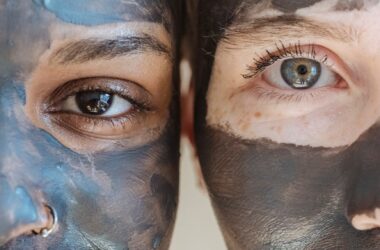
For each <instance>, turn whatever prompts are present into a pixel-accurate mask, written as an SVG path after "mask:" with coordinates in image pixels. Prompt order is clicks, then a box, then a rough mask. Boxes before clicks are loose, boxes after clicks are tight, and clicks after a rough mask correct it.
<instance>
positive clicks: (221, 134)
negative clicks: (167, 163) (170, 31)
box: [195, 1, 380, 249]
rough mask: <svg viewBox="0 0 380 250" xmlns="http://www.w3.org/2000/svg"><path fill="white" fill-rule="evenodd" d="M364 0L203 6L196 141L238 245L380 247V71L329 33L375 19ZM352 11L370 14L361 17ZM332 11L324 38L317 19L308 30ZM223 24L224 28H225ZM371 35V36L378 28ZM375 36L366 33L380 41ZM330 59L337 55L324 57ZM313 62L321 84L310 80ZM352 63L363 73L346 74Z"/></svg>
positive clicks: (231, 240)
mask: <svg viewBox="0 0 380 250" xmlns="http://www.w3.org/2000/svg"><path fill="white" fill-rule="evenodd" d="M359 2H361V1H357V2H355V4H353V2H350V1H339V6H337V5H336V6H332V5H334V4H336V2H335V3H334V4H333V3H332V1H298V2H297V4H292V3H289V4H286V3H285V1H241V2H240V3H239V2H237V1H234V3H233V4H231V5H235V7H232V8H231V9H230V8H226V7H225V5H220V2H218V3H215V2H214V3H213V2H212V1H208V2H207V3H202V4H200V6H198V7H199V9H200V10H201V14H200V21H199V23H200V25H199V27H200V29H199V32H200V33H199V37H200V47H199V48H198V49H199V50H198V53H199V54H198V59H197V60H196V61H197V62H200V64H201V65H200V66H199V67H198V64H196V72H197V74H196V78H197V79H196V83H197V100H196V111H195V114H196V120H195V125H196V137H197V149H198V152H199V157H200V162H201V166H202V169H203V174H204V177H205V181H206V183H207V186H208V190H209V193H210V197H211V200H212V203H213V207H214V210H215V212H216V215H217V218H218V220H219V223H220V226H221V228H222V231H223V234H224V237H225V240H226V243H227V245H228V247H229V249H262V248H264V249H265V248H269V249H272V248H274V249H283V248H285V249H288V248H289V249H320V248H327V249H335V248H338V249H339V248H342V249H347V248H355V249H373V248H378V247H379V241H378V233H377V232H378V230H377V228H378V227H379V223H378V221H379V216H378V215H377V212H376V211H377V208H378V207H379V206H380V204H379V202H378V199H379V197H378V191H379V189H380V185H379V184H378V183H379V178H380V173H379V170H378V168H377V167H376V166H378V164H379V162H380V159H379V157H378V154H377V153H376V149H377V148H378V140H379V136H380V134H379V131H380V130H379V124H378V117H379V113H378V109H377V106H378V102H379V95H378V94H377V93H378V90H379V87H378V84H377V83H378V80H377V74H376V70H375V68H370V69H368V71H365V70H364V69H366V68H368V63H367V62H368V61H367V59H368V58H367V57H365V56H364V55H367V54H366V53H365V52H363V51H365V47H363V48H360V50H359V51H360V52H359V51H355V52H353V51H354V50H353V48H354V47H355V46H354V45H353V44H352V43H350V42H348V41H345V42H342V39H340V40H339V39H336V38H334V36H336V35H337V34H338V32H337V31H336V32H335V33H334V32H332V35H331V36H327V35H326V32H327V31H330V29H329V27H335V26H330V25H331V24H335V23H338V21H339V22H340V21H341V20H343V19H344V22H345V23H346V24H352V26H353V27H358V30H360V28H359V27H360V25H361V24H362V23H365V22H366V21H367V22H368V20H375V16H376V14H378V13H379V6H378V5H376V4H377V3H375V2H376V1H375V2H372V3H369V2H367V3H363V2H362V5H360V6H358V3H359ZM226 4H228V3H226ZM298 4H299V6H298V7H295V5H298ZM218 6H222V7H220V8H219V7H218ZM375 6H376V7H375ZM207 9H213V12H212V13H211V12H210V13H209V12H208V11H206V10H207ZM227 9H228V10H227ZM351 10H356V11H357V12H355V11H353V12H355V14H357V13H361V19H360V21H359V19H355V17H356V18H357V16H355V14H354V13H351V12H350V11H351ZM359 10H360V11H359ZM229 11H230V12H229ZM329 11H331V17H332V18H331V19H329V20H328V21H326V22H324V23H323V24H320V25H318V28H320V27H326V28H325V29H321V30H320V31H321V33H324V35H321V36H320V37H319V34H318V32H319V29H318V28H316V29H310V30H311V31H312V32H310V34H309V32H308V31H307V30H308V29H309V28H310V27H311V26H309V27H308V25H309V24H310V23H311V24H313V23H314V22H315V23H317V24H318V23H319V21H320V20H322V19H323V17H322V16H327V14H326V13H327V12H329ZM314 12H315V13H314ZM345 12H346V13H345ZM314 14H315V15H314ZM210 15H213V17H215V18H210ZM256 15H257V16H256ZM266 15H268V16H269V18H273V19H271V22H268V23H266V22H265V18H266V17H267V16H266ZM334 15H335V16H334ZM372 15H373V16H372ZM231 16H232V17H233V18H231ZM342 16H345V18H342V19H339V18H336V19H337V20H335V19H334V17H342ZM226 17H227V18H226ZM281 17H283V18H284V19H281ZM292 18H301V19H302V18H305V20H304V21H305V22H303V21H301V19H299V20H298V21H297V22H292ZM372 18H374V19H372ZM285 19H286V20H285ZM209 20H211V21H209ZM268 20H269V19H268ZM323 20H324V19H323ZM308 21H311V22H310V23H308ZM335 21H336V22H335ZM210 22H211V23H210ZM206 23H207V25H206ZM342 23H343V22H342ZM202 24H203V25H202ZM355 24H357V25H358V26H355ZM255 25H256V26H255ZM220 26H222V27H224V28H226V29H222V30H224V31H225V32H224V33H223V32H220V33H218V31H219V30H221V29H220ZM252 27H254V29H252ZM300 27H301V28H302V29H299V30H298V29H297V28H300ZM350 27H351V26H350ZM371 27H372V28H373V29H375V28H374V27H375V26H371ZM351 28H352V27H351ZM287 31H288V32H287ZM334 31H335V30H334ZM207 34H213V37H212V39H208V38H207ZM300 34H301V35H300ZM364 36H365V37H367V38H369V37H370V38H373V37H372V35H371V32H369V33H366V35H364ZM364 36H363V37H364ZM215 37H216V38H215ZM218 39H219V40H218ZM354 39H356V38H354ZM376 39H377V37H376ZM376 39H373V40H371V39H363V40H365V41H366V42H368V43H369V44H377V43H378V40H376ZM215 40H216V41H217V42H216V41H215ZM335 40H336V41H338V42H337V43H335ZM369 40H370V41H369ZM273 41H275V42H273ZM329 41H334V42H331V43H329ZM289 44H291V45H289ZM314 45H316V46H314ZM325 48H329V49H326V50H325ZM294 51H295V52H294ZM321 51H323V52H321ZM325 51H332V53H329V52H326V53H324V52H325ZM348 51H351V52H352V53H353V55H355V56H352V57H351V56H347V55H348V54H349V53H348ZM293 52H294V53H293ZM335 53H336V54H335ZM354 53H355V54H354ZM360 53H362V54H360ZM321 54H323V56H326V57H320V55H321ZM359 54H360V55H361V56H363V58H364V59H365V60H363V61H361V60H359V59H358V57H360V56H358V55H359ZM255 55H258V56H255ZM252 58H254V59H252ZM320 58H323V59H322V60H319V59H320ZM297 60H298V61H297ZM329 60H333V61H334V63H333V64H329V66H327V64H328V63H327V64H324V63H325V62H327V61H329ZM363 62H364V63H363ZM318 63H319V64H318ZM346 63H347V64H348V65H349V66H347V64H346ZM377 63H378V61H376V65H377ZM252 65H253V66H252ZM300 65H301V66H302V67H299V66H300ZM315 65H318V66H319V65H321V68H319V67H314V66H315ZM331 65H334V66H331ZM342 65H343V66H342ZM353 65H355V66H353ZM256 66H257V67H256ZM304 66H305V68H307V70H305V71H307V72H306V73H310V72H311V73H310V75H312V74H314V75H319V76H318V77H319V81H315V82H312V81H310V78H307V77H306V76H305V75H307V74H306V73H305V71H303V70H302V69H305V68H303V67H304ZM346 66H347V67H346ZM323 67H326V68H323ZM350 67H352V68H354V69H355V70H357V69H359V68H360V69H363V71H360V72H361V73H358V74H356V73H357V71H355V73H353V70H352V71H348V72H349V73H347V74H345V73H342V72H346V71H344V70H343V69H346V68H349V69H352V68H350ZM247 68H248V70H247ZM250 70H251V71H255V70H256V71H255V72H254V73H253V74H252V75H254V76H252V77H251V76H249V75H245V74H244V72H247V71H249V72H250ZM363 72H366V73H365V74H363ZM319 73H321V74H319ZM304 76H305V78H302V77H304ZM320 76H321V77H320ZM354 76H355V77H356V78H355V77H354ZM292 79H296V80H294V81H292ZM297 79H298V81H297ZM299 79H301V80H299ZM305 79H306V80H305ZM342 79H343V80H342ZM341 80H342V81H341ZM345 80H346V81H345ZM310 82H312V84H310V85H308V84H309V83H310ZM343 83H344V84H343ZM345 83H347V85H346V84H345ZM297 84H298V85H297ZM330 101H331V102H330ZM342 117H344V119H342V120H340V118H342ZM346 126H347V130H346V129H345V128H346ZM357 128H360V129H358V130H357V131H356V129H357ZM267 131H268V133H266V132H267ZM278 136H284V137H282V138H280V137H278ZM285 137H286V139H285ZM358 215H360V216H363V217H365V219H363V217H358ZM355 218H361V219H360V220H359V219H358V220H356V219H355Z"/></svg>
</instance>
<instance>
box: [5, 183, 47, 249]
mask: <svg viewBox="0 0 380 250" xmlns="http://www.w3.org/2000/svg"><path fill="white" fill-rule="evenodd" d="M0 197H1V200H0V211H3V212H2V213H1V214H0V221H1V225H0V235H1V237H0V245H3V244H4V243H5V242H7V241H8V240H9V239H11V238H14V237H17V236H19V235H22V234H31V233H33V231H35V232H37V231H38V230H42V229H44V228H46V227H47V225H48V224H49V214H48V213H47V210H46V209H45V208H44V207H41V206H39V205H38V204H35V202H34V199H33V198H32V197H31V196H30V194H29V193H28V191H27V190H26V189H25V188H24V187H21V186H17V187H12V186H11V185H10V184H9V183H8V181H7V179H6V177H5V176H0Z"/></svg>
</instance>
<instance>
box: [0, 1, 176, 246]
mask: <svg viewBox="0 0 380 250" xmlns="http://www.w3.org/2000/svg"><path fill="white" fill-rule="evenodd" d="M180 5H181V4H180V3H179V2H177V1H159V0H157V1H155V0H152V1H137V0H136V1H118V0H114V1H107V3H106V1H91V4H90V3H89V1H64V2H62V1H42V0H41V1H38V0H36V1H2V2H1V3H0V127H1V129H0V138H1V146H0V211H2V212H1V213H0V248H1V249H25V248H33V249H48V248H49V249H167V248H168V245H169V241H170V237H171V232H172V228H173V223H174V218H175V211H176V206H177V184H178V157H179V154H178V140H179V135H178V127H179V126H178V112H177V109H178V100H177V96H176V94H175V93H176V92H177V88H178V72H177V54H178V53H177V48H178V46H177V43H178V40H179V34H180V20H179V19H178V18H177V16H176V13H178V12H180ZM159 10H160V12H159ZM174 10H175V11H174Z"/></svg>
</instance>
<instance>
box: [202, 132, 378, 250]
mask: <svg viewBox="0 0 380 250" xmlns="http://www.w3.org/2000/svg"><path fill="white" fill-rule="evenodd" d="M200 134H201V135H202V137H201V138H203V139H202V140H200V141H199V144H198V145H199V153H200V158H201V164H202V166H203V173H204V177H205V180H206V182H207V184H208V187H209V192H210V196H211V198H212V200H213V205H214V208H215V211H216V214H217V217H218V219H219V223H220V225H221V227H222V229H223V233H224V236H225V238H226V242H227V244H228V246H229V248H230V249H251V248H263V247H264V248H271V249H272V248H307V249H320V248H321V247H322V248H325V249H334V248H342V249H347V248H355V249H374V248H376V247H378V246H379V238H378V237H379V235H378V233H377V232H376V231H363V232H361V231H357V230H355V229H354V228H353V227H352V225H351V224H350V223H349V222H350V218H351V217H352V216H353V215H354V214H361V213H367V212H371V211H372V210H373V208H375V207H377V206H379V205H380V204H379V202H378V190H379V188H380V186H379V181H378V179H379V176H380V173H379V169H378V168H377V165H378V164H379V161H380V159H379V157H378V154H377V153H376V150H377V147H378V146H379V143H378V138H379V136H380V134H379V128H378V127H374V128H372V129H371V130H370V131H368V132H367V133H366V134H365V135H363V136H362V137H361V138H360V139H359V140H358V141H357V142H356V143H355V144H353V145H352V146H351V147H349V148H346V149H340V150H332V149H322V148H319V149H318V148H310V147H296V146H293V145H286V144H277V143H273V142H269V141H266V140H261V141H255V142H253V141H245V140H241V139H238V138H235V137H233V136H230V135H228V134H227V133H225V132H221V131H219V130H215V129H209V128H206V129H204V130H202V131H201V132H200ZM202 145H208V146H202Z"/></svg>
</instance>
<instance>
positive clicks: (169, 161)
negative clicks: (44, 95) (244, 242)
mask: <svg viewBox="0 0 380 250" xmlns="http://www.w3.org/2000/svg"><path fill="white" fill-rule="evenodd" d="M0 90H1V92H2V95H1V96H0V103H1V104H2V105H1V106H0V109H1V110H0V124H1V128H2V129H1V130H0V136H1V137H0V138H1V140H2V141H3V142H4V141H5V142H6V143H2V144H1V146H0V159H1V161H0V176H2V175H4V176H5V178H6V180H7V183H8V182H10V183H11V185H12V186H22V187H24V188H26V189H27V190H28V193H30V194H31V196H32V198H35V197H36V199H35V202H45V203H47V204H49V205H51V206H52V207H54V209H55V210H56V212H57V214H58V217H59V230H58V232H57V233H56V234H55V236H54V238H55V239H56V240H57V242H58V243H57V242H56V243H54V244H58V245H59V246H63V245H65V246H72V245H73V244H74V245H75V244H78V246H82V245H81V244H82V243H83V242H82V241H83V239H79V238H80V237H81V233H82V234H84V236H83V237H86V238H89V240H91V241H99V237H100V236H102V237H101V238H102V240H101V241H102V244H103V243H104V244H105V245H104V246H114V247H120V246H125V245H128V246H129V247H131V248H137V249H147V248H149V247H150V246H152V245H154V246H155V247H156V248H157V247H158V246H160V245H163V246H164V247H165V246H166V245H167V244H168V242H169V241H168V239H169V238H170V232H171V230H172V227H173V222H174V217H175V216H174V215H175V210H176V206H177V191H178V134H177V132H176V131H178V128H176V127H173V128H168V130H167V131H170V133H169V132H167V133H164V134H163V135H162V136H161V137H160V138H159V139H158V140H156V141H154V142H152V143H151V144H149V145H145V146H143V147H140V148H136V149H134V150H128V151H118V152H108V153H103V154H102V153H98V154H96V155H90V154H88V155H81V154H77V153H75V152H73V151H71V150H69V149H68V148H66V147H64V146H63V145H62V144H60V143H59V142H58V141H57V140H56V139H55V138H54V137H52V136H51V135H49V134H48V133H46V132H44V131H42V130H40V129H37V128H35V127H34V126H32V125H31V124H30V122H29V120H28V119H27V118H26V116H25V114H24V111H23V110H24V109H23V105H24V99H25V96H24V92H23V91H22V89H21V90H20V91H18V88H16V87H15V86H11V85H6V84H3V85H0ZM94 218H96V219H94ZM132 236H133V237H132ZM78 237H79V238H78ZM20 242H21V241H20ZM20 242H15V243H14V244H16V245H17V244H18V243H20ZM74 242H78V243H74ZM110 242H114V244H111V243H110ZM50 243H51V242H49V244H50ZM20 244H21V243H20ZM44 244H45V243H44ZM83 244H85V243H83ZM86 244H87V243H86ZM115 244H116V245H115ZM117 244H120V245H117Z"/></svg>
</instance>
